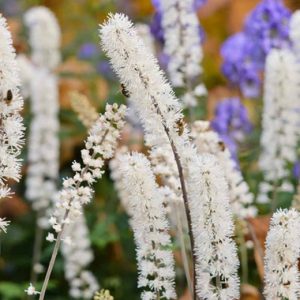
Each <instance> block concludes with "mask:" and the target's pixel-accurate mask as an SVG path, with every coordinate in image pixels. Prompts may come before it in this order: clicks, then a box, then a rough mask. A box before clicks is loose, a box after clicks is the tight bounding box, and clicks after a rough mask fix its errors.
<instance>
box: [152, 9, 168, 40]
mask: <svg viewBox="0 0 300 300" xmlns="http://www.w3.org/2000/svg"><path fill="white" fill-rule="evenodd" d="M161 22H162V15H161V12H160V11H159V10H157V11H156V12H155V14H154V16H153V18H152V21H151V23H150V30H151V33H152V35H153V36H154V38H155V39H156V40H157V41H158V42H160V43H162V44H163V43H164V42H165V38H164V31H163V28H162V25H161Z"/></svg>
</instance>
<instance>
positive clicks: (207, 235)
mask: <svg viewBox="0 0 300 300" xmlns="http://www.w3.org/2000/svg"><path fill="white" fill-rule="evenodd" d="M199 173H200V175H201V176H200V177H199V175H198V174H199ZM189 177H190V180H189V181H188V192H189V194H190V195H191V197H190V198H189V203H190V208H191V215H192V228H193V232H194V237H195V250H194V251H195V256H196V283H197V285H196V291H197V295H198V297H199V298H201V299H232V300H233V299H239V279H238V266H239V261H238V257H237V249H236V246H235V243H234V241H233V240H232V237H233V221H232V214H231V209H230V205H229V191H228V187H227V183H226V181H225V177H224V174H223V172H222V169H221V167H220V165H219V163H218V161H217V158H216V157H215V156H214V155H211V154H202V155H199V156H196V157H195V158H194V160H193V161H191V165H190V168H189Z"/></svg>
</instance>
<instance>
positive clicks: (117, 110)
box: [39, 104, 126, 300]
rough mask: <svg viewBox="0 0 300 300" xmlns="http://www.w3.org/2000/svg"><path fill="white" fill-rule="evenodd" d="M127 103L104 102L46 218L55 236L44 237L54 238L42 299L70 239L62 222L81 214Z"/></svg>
mask: <svg viewBox="0 0 300 300" xmlns="http://www.w3.org/2000/svg"><path fill="white" fill-rule="evenodd" d="M125 112H126V106H124V105H121V106H120V107H119V106H118V105H117V104H113V105H109V104H107V105H106V111H105V113H104V114H103V115H101V116H100V117H99V118H98V120H97V121H96V122H95V124H94V125H93V126H92V128H91V129H90V131H89V136H88V138H87V140H86V142H85V149H83V150H81V156H82V160H83V164H80V163H78V162H76V161H75V162H73V164H72V169H73V171H74V172H75V175H74V176H73V177H72V178H67V179H65V180H64V182H63V189H62V191H61V192H60V194H59V196H58V199H57V203H56V206H55V209H54V211H53V215H52V217H51V218H50V220H49V223H50V224H51V225H52V228H53V230H54V231H55V232H56V237H55V236H54V234H53V233H49V234H48V237H47V240H48V241H52V242H53V241H55V246H54V250H53V252H52V256H51V260H50V263H49V266H48V270H47V273H46V277H45V280H44V283H43V287H42V290H41V294H40V298H39V300H43V299H44V297H45V292H46V289H47V286H48V282H49V278H50V275H51V272H52V269H53V266H54V263H55V259H56V256H57V252H58V249H59V246H60V243H61V241H62V239H63V240H64V241H65V242H67V243H70V242H72V241H71V240H70V237H68V236H66V235H63V233H64V229H65V226H68V224H70V223H72V222H76V219H77V217H78V216H79V215H81V214H82V208H83V206H84V205H85V204H87V203H89V202H90V201H91V198H92V194H93V190H92V184H93V183H94V182H95V181H96V180H97V179H99V178H101V177H102V174H103V172H104V171H103V170H102V168H103V165H104V161H105V160H106V159H109V158H111V157H112V156H113V155H114V152H115V149H116V147H117V140H118V138H119V136H120V131H121V129H122V128H123V126H124V117H125Z"/></svg>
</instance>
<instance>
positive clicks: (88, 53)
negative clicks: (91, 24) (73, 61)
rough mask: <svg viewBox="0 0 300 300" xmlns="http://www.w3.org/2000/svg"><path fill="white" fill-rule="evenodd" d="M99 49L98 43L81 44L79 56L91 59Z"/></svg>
mask: <svg viewBox="0 0 300 300" xmlns="http://www.w3.org/2000/svg"><path fill="white" fill-rule="evenodd" d="M98 52H99V50H98V47H97V45H96V44H93V43H85V44H83V45H81V47H80V48H79V51H78V57H79V58H80V59H91V58H93V57H95V56H96V55H97V54H98Z"/></svg>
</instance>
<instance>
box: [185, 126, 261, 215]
mask: <svg viewBox="0 0 300 300" xmlns="http://www.w3.org/2000/svg"><path fill="white" fill-rule="evenodd" d="M209 126H210V124H209V122H208V121H195V122H194V123H193V124H192V132H191V134H192V137H193V140H194V143H195V145H196V146H197V150H198V153H200V154H204V153H208V154H213V155H215V156H216V157H217V159H218V162H219V164H220V166H221V167H222V168H223V170H224V175H225V180H226V182H227V184H228V191H229V202H230V206H231V209H232V211H233V213H234V215H235V216H237V217H239V218H242V219H244V218H248V217H254V216H255V215H256V213H257V210H256V208H255V206H254V205H253V200H254V197H253V194H252V193H251V192H250V191H249V186H248V184H247V183H246V181H245V180H244V178H243V175H242V173H241V171H240V170H239V169H238V168H237V166H236V162H235V161H234V160H233V159H232V156H231V154H230V152H229V150H228V148H227V147H226V146H225V144H224V143H223V141H222V140H221V139H220V137H219V136H218V134H217V133H216V132H214V131H213V130H212V129H211V128H210V127H209Z"/></svg>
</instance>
